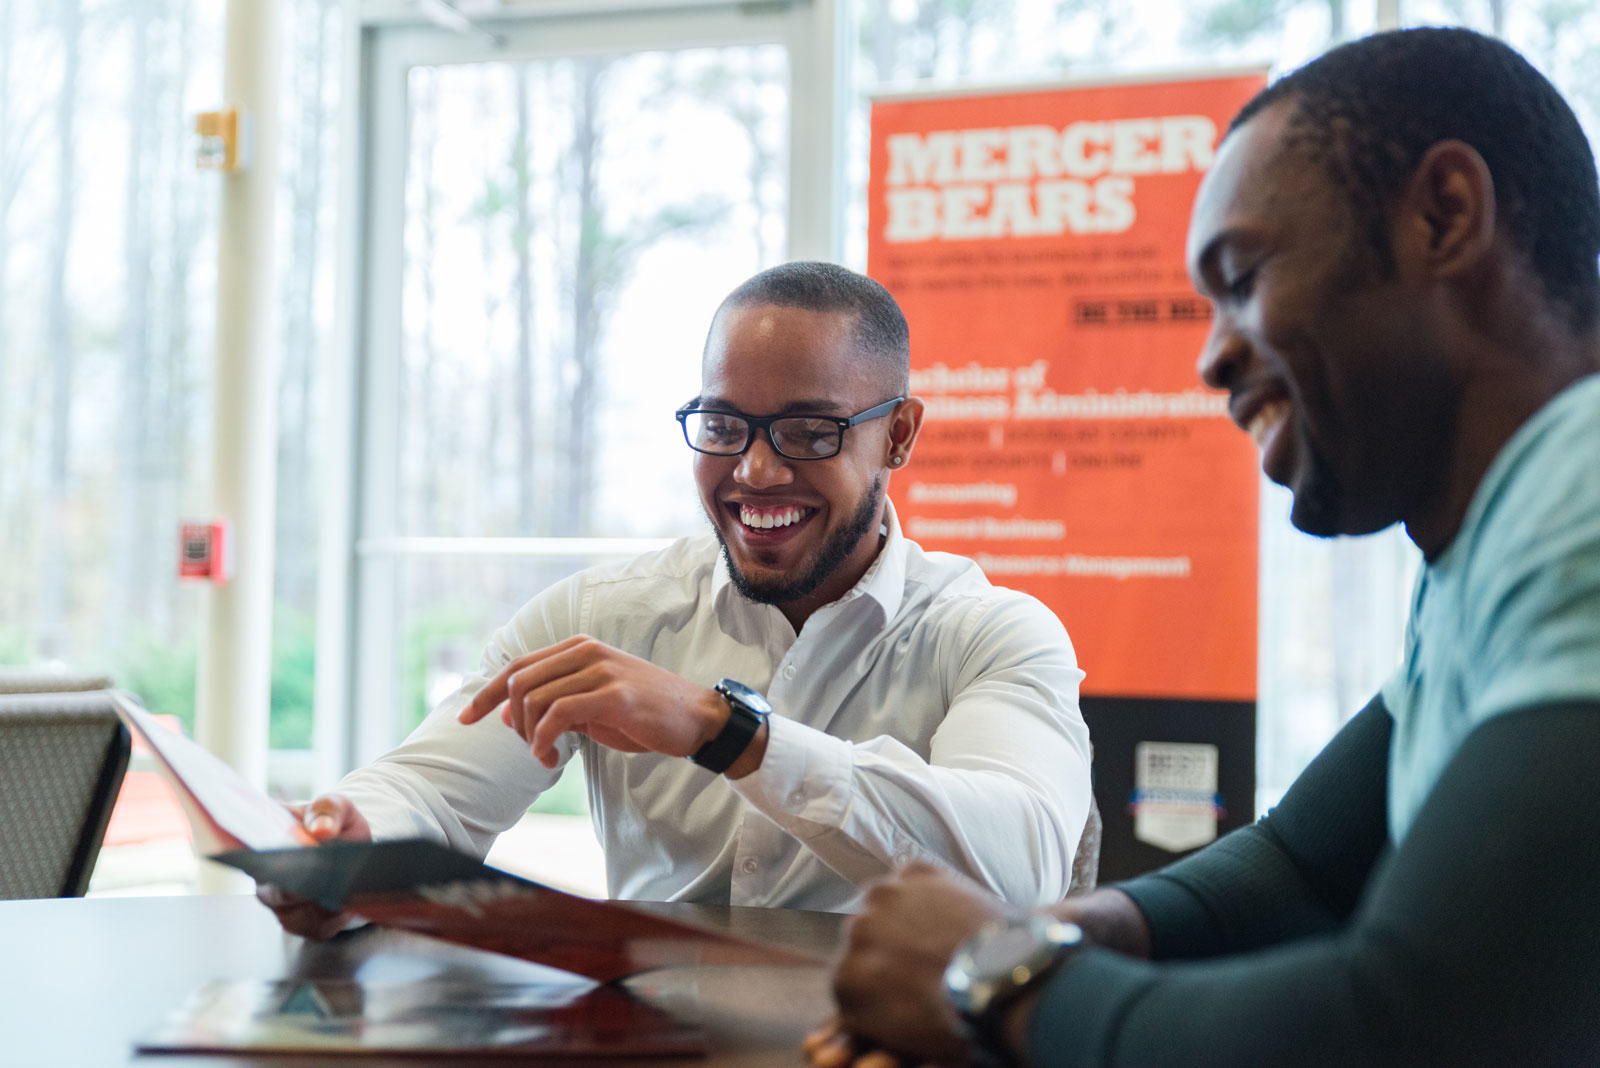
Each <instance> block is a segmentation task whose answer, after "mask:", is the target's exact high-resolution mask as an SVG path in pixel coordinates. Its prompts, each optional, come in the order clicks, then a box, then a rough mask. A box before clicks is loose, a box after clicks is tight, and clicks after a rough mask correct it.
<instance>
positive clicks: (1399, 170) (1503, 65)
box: [1229, 27, 1600, 330]
mask: <svg viewBox="0 0 1600 1068" xmlns="http://www.w3.org/2000/svg"><path fill="white" fill-rule="evenodd" d="M1285 99H1288V100H1292V101H1293V103H1294V104H1295V106H1296V112H1295V114H1294V115H1293V116H1292V117H1291V119H1290V126H1289V129H1290V131H1291V133H1290V138H1291V142H1292V143H1294V144H1295V145H1297V146H1298V147H1300V148H1302V149H1303V150H1305V151H1307V152H1309V153H1310V154H1311V156H1312V157H1313V158H1315V159H1316V160H1317V161H1318V162H1320V163H1321V164H1322V165H1324V166H1326V167H1327V168H1328V169H1329V172H1330V174H1331V175H1332V178H1333V180H1334V181H1335V182H1336V183H1337V184H1339V185H1340V186H1342V187H1343V188H1344V189H1345V190H1347V192H1348V194H1349V197H1350V202H1351V205H1352V207H1353V208H1354V210H1355V213H1356V217H1357V220H1358V223H1359V224H1360V225H1361V226H1363V227H1364V228H1365V229H1366V230H1367V232H1368V241H1369V243H1370V244H1371V245H1372V247H1373V249H1374V251H1375V252H1376V253H1377V255H1378V256H1379V258H1380V262H1381V263H1382V264H1383V265H1384V267H1385V268H1386V269H1392V267H1393V259H1392V257H1391V256H1390V250H1389V244H1388V239H1387V235H1386V224H1387V222H1388V219H1389V212H1390V209H1391V208H1392V206H1393V204H1394V202H1395V199H1396V198H1397V197H1398V196H1399V195H1400V193H1401V190H1402V187H1403V186H1404V184H1405V182H1406V181H1407V180H1408V179H1409V178H1410V177H1411V174H1412V172H1413V171H1414V170H1415V169H1416V166H1417V164H1418V163H1420V162H1421V160H1422V157H1423V155H1424V154H1425V153H1426V152H1427V151H1428V149H1429V148H1431V147H1432V146H1434V145H1435V144H1438V143H1439V142H1440V141H1444V140H1450V139H1455V140H1460V141H1464V142H1466V143H1467V144H1469V145H1471V146H1472V147H1473V148H1474V149H1475V150H1476V151H1477V152H1478V154H1479V155H1480V156H1482V157H1483V160H1484V162H1485V163H1486V164H1488V167H1489V173H1490V175H1491V176H1492V178H1493V180H1494V189H1495V203H1496V207H1497V209H1498V211H1499V214H1500V216H1501V218H1502V219H1504V220H1505V221H1506V223H1507V225H1508V226H1509V228H1510V232H1511V235H1512V239H1513V240H1514V241H1515V243H1516V245H1517V247H1518V248H1519V249H1520V250H1521V251H1522V252H1523V253H1524V254H1526V255H1527V256H1528V259H1529V261H1530V262H1531V264H1532V266H1533V269H1534V271H1535V272H1536V273H1537V274H1538V276H1539V278H1540V280H1541V282H1542V283H1543V285H1544V289H1545V296H1546V298H1547V299H1549V300H1550V301H1552V302H1554V303H1558V304H1560V305H1563V306H1564V307H1565V308H1566V309H1567V310H1568V313H1569V314H1568V316H1567V318H1568V320H1569V321H1570V323H1571V324H1572V326H1573V327H1574V328H1576V329H1580V330H1581V329H1586V328H1587V327H1589V326H1591V325H1593V323H1594V322H1595V320H1596V318H1597V316H1600V268H1597V260H1600V188H1597V183H1596V176H1595V162H1594V154H1593V153H1592V151H1591V150H1590V147H1589V141H1588V138H1586V137H1585V136H1584V133H1583V128H1582V127H1581V126H1580V125H1579V124H1578V119H1577V116H1576V115H1574V114H1573V113H1572V109H1571V108H1570V107H1569V106H1568V105H1567V102H1566V101H1565V100H1564V99H1562V97H1561V94H1560V92H1558V91H1557V90H1556V88H1555V86H1553V85H1551V84H1550V82H1549V81H1548V80H1547V79H1546V78H1545V77H1544V75H1542V74H1540V73H1539V72H1538V71H1537V70H1535V69H1534V68H1533V66H1532V64H1530V63H1529V62H1528V61H1527V60H1526V59H1524V58H1522V56H1521V55H1519V54H1518V53H1517V52H1516V51H1515V50H1514V49H1512V48H1511V47H1510V46H1508V45H1506V44H1505V43H1503V42H1501V41H1498V40H1496V39H1494V38H1492V37H1485V36H1484V35H1482V34H1479V33H1474V32H1473V31H1471V30H1463V29H1453V28H1439V27H1429V28H1423V29H1413V30H1395V31H1392V32H1388V33H1380V34H1374V35H1373V36H1371V37H1365V38H1361V39H1360V40H1356V41H1352V42H1350V43H1349V44H1345V45H1341V46H1340V47H1338V48H1335V49H1333V50H1332V51H1330V52H1327V53H1326V54H1324V55H1322V56H1321V57H1319V58H1317V59H1315V60H1313V61H1312V62H1310V63H1308V64H1307V65H1306V66H1304V67H1301V68H1300V69H1299V70H1297V71H1294V72H1293V73H1291V74H1289V75H1286V76H1285V77H1283V78H1281V79H1279V80H1278V81H1276V82H1274V83H1273V84H1272V85H1271V86H1269V87H1267V88H1266V89H1264V90H1262V91H1261V92H1260V93H1259V94H1258V95H1257V96H1256V97H1255V98H1254V99H1253V100H1251V101H1250V103H1248V104H1246V105H1245V107H1244V110H1242V111H1240V112H1239V114H1238V115H1237V116H1235V117H1234V120H1233V123H1232V125H1231V126H1230V127H1229V132H1230V133H1231V132H1232V131H1234V130H1236V129H1238V128H1239V127H1240V126H1242V125H1243V124H1244V123H1246V122H1248V121H1249V120H1250V119H1251V118H1252V117H1253V116H1255V115H1256V114H1257V113H1258V112H1260V111H1261V110H1262V109H1264V108H1266V107H1269V106H1271V105H1273V104H1275V103H1277V102H1278V101H1280V100H1285Z"/></svg>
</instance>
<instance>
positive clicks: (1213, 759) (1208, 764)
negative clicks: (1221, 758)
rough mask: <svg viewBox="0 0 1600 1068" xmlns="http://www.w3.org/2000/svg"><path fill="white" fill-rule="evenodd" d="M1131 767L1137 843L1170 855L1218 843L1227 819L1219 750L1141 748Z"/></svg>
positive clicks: (1170, 745)
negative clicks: (1220, 789) (1220, 825)
mask: <svg viewBox="0 0 1600 1068" xmlns="http://www.w3.org/2000/svg"><path fill="white" fill-rule="evenodd" d="M1133 763H1134V768H1133V799H1132V805H1131V807H1132V810H1133V836H1134V837H1135V838H1137V839H1138V840H1139V841H1141V842H1145V843H1147V844H1149V845H1153V846H1155V847H1156V848H1158V849H1165V850H1167V851H1168V852H1171V853H1182V852H1184V851H1186V850H1190V849H1195V848H1197V847H1199V846H1203V845H1205V844H1206V843H1207V842H1211V841H1214V840H1215V839H1216V837H1217V821H1218V820H1219V819H1220V818H1221V817H1222V815H1223V809H1222V795H1221V794H1219V793H1217V747H1216V746H1214V745H1197V744H1192V743H1187V742H1140V743H1139V744H1138V746H1136V747H1135V749H1134V755H1133Z"/></svg>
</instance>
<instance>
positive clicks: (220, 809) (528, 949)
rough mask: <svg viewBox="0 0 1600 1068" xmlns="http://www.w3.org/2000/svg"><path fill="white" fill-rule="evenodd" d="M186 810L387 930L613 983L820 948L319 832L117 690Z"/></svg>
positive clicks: (292, 883)
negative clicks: (777, 942) (647, 973)
mask: <svg viewBox="0 0 1600 1068" xmlns="http://www.w3.org/2000/svg"><path fill="white" fill-rule="evenodd" d="M116 705H117V712H118V714H119V715H120V716H121V717H122V719H123V721H124V722H125V723H127V725H128V729H129V730H130V731H132V732H133V733H134V734H135V735H136V736H137V737H139V738H141V739H143V740H144V742H145V744H146V745H148V746H149V749H150V752H151V753H152V754H154V756H155V758H156V761H157V763H158V764H159V765H160V769H161V771H162V773H163V774H164V775H165V776H166V778H167V779H168V781H170V782H171V783H172V786H173V789H174V790H175V791H176V793H177V795H178V800H179V801H180V803H181V804H182V805H183V807H184V809H185V811H186V812H187V813H188V814H189V821H190V824H191V825H192V827H193V831H194V845H195V850H196V852H198V853H200V854H201V855H202V856H207V857H210V858H211V859H212V860H216V861H220V862H222V863H223V864H229V865H232V866H233V867H235V868H238V869H240V870H241V871H244V872H247V873H249V874H250V875H251V876H253V877H254V878H255V879H256V880H257V881H258V882H262V883H271V884H273V885H276V886H279V887H282V888H283V889H284V890H287V891H289V892H291V893H294V894H298V895H300V896H301V897H305V898H308V899H310V900H312V901H315V902H317V903H318V904H319V905H322V906H323V907H324V908H328V909H333V910H337V911H344V912H349V913H351V914H353V915H356V916H359V917H362V918H363V919H367V920H370V921H372V922H373V923H375V924H378V925H380V926H382V927H389V928H398V929H402V930H407V931H414V932H417V933H420V934H427V935H432V936H433V937H435V938H440V939H443V940H445V941H447V942H456V943H459V944H461V945H466V946H473V947H475V948H478V949H487V950H491V951H494V952H497V953H504V954H507V955H508V956H513V957H520V958H522V959H523V960H529V961H534V962H535V963H538V964H544V965H548V966H550V967H554V968H560V969H562V970H564V971H568V972H573V973H576V974H578V975H582V976H586V977H588V978H590V979H594V980H597V981H599V982H610V981H612V980H615V979H620V978H622V977H624V976H628V975H632V974H634V973H636V972H640V971H644V970H646V969H649V968H660V967H667V966H672V965H687V964H817V963H819V962H821V961H823V960H824V959H825V958H824V957H823V956H822V955H820V954H819V955H815V956H812V955H807V954H804V953H800V952H797V951H794V950H791V949H787V948H780V947H777V946H769V945H762V944H759V943H755V942H750V941H747V940H744V939H739V938H734V937H732V936H729V935H726V934H723V933H721V932H718V931H714V930H710V929H707V928H703V927H700V926H697V925H695V924H693V923H687V922H684V921H682V920H678V919H673V918H669V917H666V916H662V915H659V914H657V913H654V912H651V911H649V909H648V906H645V905H640V906H635V905H631V904H629V903H626V902H614V901H593V900H590V899H588V898H583V897H578V896H576V895H573V894H568V893H564V892H563V891H560V890H556V889H553V888H551V887H548V886H544V885H541V884H539V883H536V882H532V881H530V880H528V879H523V878H520V877H518V876H515V875H511V874H510V873H508V872H503V871H500V870H499V869H497V868H491V867H489V866H487V865H485V864H483V863H482V862H480V861H479V860H478V859H477V858H475V857H472V856H469V855H467V854H465V853H460V852H457V851H455V850H453V849H450V848H448V847H446V846H443V845H440V844H438V843H436V842H431V841H427V840H424V839H404V840H398V841H387V842H327V843H324V844H322V845H317V844H315V840H314V839H313V838H312V837H311V836H310V834H309V833H308V832H307V831H306V830H305V828H304V827H302V826H301V825H300V822H299V821H298V820H296V819H295V818H294V816H293V815H292V814H291V813H290V812H289V811H288V810H287V809H285V808H284V807H283V806H282V805H280V804H278V803H277V802H276V801H273V800H272V799H271V798H269V797H267V796H266V794H264V793H262V792H261V791H260V790H258V789H256V788H255V787H253V786H251V785H250V784H249V783H247V782H246V781H245V780H244V779H243V778H242V777H241V776H240V775H239V774H238V773H237V772H235V771H234V770H233V769H232V768H231V767H229V766H228V765H227V764H225V763H223V762H222V761H221V760H219V759H217V758H216V757H215V756H213V755H212V754H211V753H209V752H207V751H206V750H205V749H203V748H202V747H201V746H199V745H198V744H196V743H195V742H193V741H191V740H189V739H188V738H185V737H183V736H182V735H181V734H178V733H176V732H174V731H171V730H168V729H166V728H165V727H163V726H161V725H160V724H158V723H156V722H155V721H154V720H153V719H152V718H151V717H150V715H149V713H147V712H145V710H144V709H143V708H141V707H140V706H139V703H138V702H137V701H136V700H134V699H133V698H131V697H129V696H128V695H126V694H119V695H116Z"/></svg>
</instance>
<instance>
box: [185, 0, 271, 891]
mask: <svg viewBox="0 0 1600 1068" xmlns="http://www.w3.org/2000/svg"><path fill="white" fill-rule="evenodd" d="M225 38H226V45H225V52H224V58H223V78H222V82H223V84H222V89H223V99H224V102H225V104H226V106H228V107H233V108H237V109H238V110H239V112H240V114H241V116H248V123H247V124H243V123H242V124H241V125H247V126H248V130H249V133H248V136H249V141H250V143H249V145H248V155H247V156H246V157H245V165H244V167H243V168H242V169H241V170H239V171H237V172H234V173H231V174H223V175H220V176H219V180H220V181H221V183H222V202H221V211H220V217H219V230H218V234H217V322H216V335H217V340H216V358H215V367H214V375H215V383H214V387H213V398H212V430H211V441H212V450H211V454H212V469H211V483H212V502H213V512H214V514H215V515H216V516H218V517H220V518H223V519H226V520H228V521H229V522H230V523H231V524H232V527H233V539H234V544H233V559H234V568H233V577H232V579H231V580H230V581H229V582H227V583H226V584H223V585H220V586H216V587H213V588H212V590H211V592H210V596H209V598H208V602H209V604H208V612H207V620H206V627H205V632H204V634H203V635H202V638H201V644H200V665H199V693H198V695H197V698H198V700H197V707H196V735H197V737H198V739H199V741H200V743H201V744H202V745H204V746H205V747H206V748H207V749H209V750H211V751H212V752H213V753H215V754H216V755H217V756H219V757H221V758H222V759H223V760H225V761H227V762H228V763H229V764H231V765H232V766H233V767H234V768H235V769H237V770H238V771H239V772H240V774H242V775H243V776H244V777H245V778H246V779H248V780H249V781H250V782H253V783H255V784H257V785H258V786H264V785H265V783H266V772H267V713H268V708H269V703H268V702H269V697H270V688H271V656H272V554H273V540H274V522H275V512H276V501H275V494H276V488H277V486H276V479H277V463H276V460H277V447H278V425H277V399H278V357H277V348H276V346H277V340H278V336H277V271H276V263H275V260H276V257H275V256H274V252H275V250H276V243H275V235H274V229H273V207H274V199H275V192H276V187H277V136H278V108H277V72H278V66H279V64H278V51H279V40H278V38H279V34H278V10H277V4H276V3H274V2H273V0H228V5H227V22H226V29H225ZM249 885H250V883H249V880H248V879H245V878H244V877H243V876H240V875H239V874H238V873H236V872H232V871H231V869H229V870H224V869H221V868H220V867H218V866H213V865H202V871H201V878H200V889H201V890H203V891H205V892H210V893H218V892H239V891H243V890H247V889H248V888H249Z"/></svg>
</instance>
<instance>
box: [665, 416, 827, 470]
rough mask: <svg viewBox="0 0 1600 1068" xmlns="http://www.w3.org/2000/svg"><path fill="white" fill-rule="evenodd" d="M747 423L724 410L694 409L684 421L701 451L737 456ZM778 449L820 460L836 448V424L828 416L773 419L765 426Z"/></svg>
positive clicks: (799, 457)
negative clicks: (697, 410) (701, 410)
mask: <svg viewBox="0 0 1600 1068" xmlns="http://www.w3.org/2000/svg"><path fill="white" fill-rule="evenodd" d="M750 432H751V430H750V424H749V422H748V421H747V420H745V419H744V418H742V417H741V416H737V415H730V414H725V413H723V412H694V413H691V414H690V415H689V416H688V417H687V418H686V419H684V421H683V433H684V437H685V438H686V439H687V440H688V442H689V444H690V445H691V446H692V447H693V448H695V449H698V450H699V451H701V452H708V453H711V454H713V455H716V456H736V455H738V454H739V453H741V452H743V451H744V448H745V444H746V443H747V442H748V441H749V437H750ZM768 433H769V434H770V435H771V439H772V444H773V445H774V446H775V447H776V448H777V450H778V452H780V453H782V454H783V455H784V456H788V457H790V458H792V459H796V460H822V459H826V458H827V457H829V456H832V455H834V454H835V453H837V452H838V451H839V443H840V433H841V432H840V430H839V424H838V423H835V422H833V421H831V420H828V419H807V418H805V417H803V416H797V417H795V418H793V419H774V420H773V421H772V424H771V426H770V427H769V429H768Z"/></svg>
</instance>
